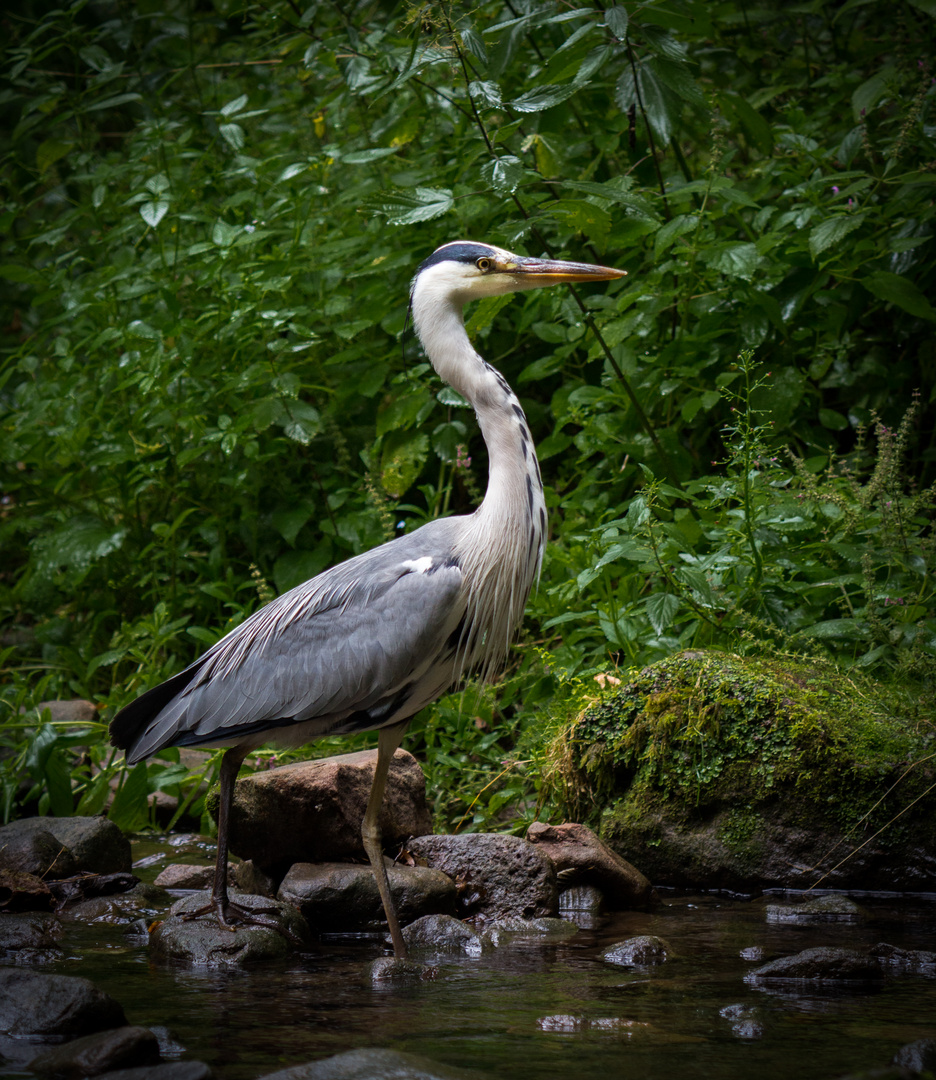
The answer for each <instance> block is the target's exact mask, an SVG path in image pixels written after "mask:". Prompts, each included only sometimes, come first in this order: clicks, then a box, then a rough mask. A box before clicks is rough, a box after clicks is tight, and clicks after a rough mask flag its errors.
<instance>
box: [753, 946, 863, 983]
mask: <svg viewBox="0 0 936 1080" xmlns="http://www.w3.org/2000/svg"><path fill="white" fill-rule="evenodd" d="M882 979H883V973H882V971H881V965H880V963H879V962H878V960H877V959H876V958H875V957H873V956H869V955H868V954H867V953H863V952H858V950H857V949H830V948H825V947H822V946H820V947H819V948H815V949H804V950H803V951H802V952H799V953H796V954H795V955H793V956H781V957H780V958H779V959H778V960H771V961H770V963H769V964H764V965H763V967H759V968H757V969H756V970H754V971H751V972H749V973H748V974H747V975H745V976H744V981H745V982H751V983H758V982H769V981H771V980H777V981H795V982H799V981H810V982H842V983H875V982H880V981H881V980H882Z"/></svg>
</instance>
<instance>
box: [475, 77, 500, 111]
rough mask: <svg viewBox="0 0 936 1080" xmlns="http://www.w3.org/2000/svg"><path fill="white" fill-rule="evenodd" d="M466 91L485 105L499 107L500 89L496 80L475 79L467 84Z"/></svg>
mask: <svg viewBox="0 0 936 1080" xmlns="http://www.w3.org/2000/svg"><path fill="white" fill-rule="evenodd" d="M468 93H469V94H471V96H472V97H473V98H474V99H475V100H476V101H481V102H483V103H484V104H485V105H490V106H492V107H493V108H500V106H501V90H500V87H499V86H498V85H497V83H496V82H493V81H492V80H490V79H488V80H484V81H481V80H476V81H475V82H472V83H469V84H468Z"/></svg>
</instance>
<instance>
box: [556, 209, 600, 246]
mask: <svg viewBox="0 0 936 1080" xmlns="http://www.w3.org/2000/svg"><path fill="white" fill-rule="evenodd" d="M549 212H550V213H551V214H552V216H553V217H555V218H558V219H559V220H560V221H562V222H563V224H565V225H566V226H567V227H568V228H570V229H575V230H576V231H577V232H582V233H584V234H585V235H586V236H587V237H588V239H589V240H591V241H592V242H593V243H595V244H598V245H599V246H603V245H604V241H605V239H606V237H607V235H608V232H609V231H610V229H611V215H610V214H609V213H608V211H607V210H605V209H604V208H603V207H600V206H598V205H596V204H595V203H590V202H585V201H580V200H578V199H563V200H562V201H561V202H557V203H553V204H552V206H550V207H549Z"/></svg>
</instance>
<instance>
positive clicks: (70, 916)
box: [59, 881, 172, 926]
mask: <svg viewBox="0 0 936 1080" xmlns="http://www.w3.org/2000/svg"><path fill="white" fill-rule="evenodd" d="M171 903H172V897H171V896H170V895H169V893H167V892H166V890H165V889H160V888H158V887H157V886H156V885H149V884H147V883H146V882H144V881H139V882H137V884H136V885H134V887H133V888H132V889H130V890H128V891H127V892H123V893H118V894H116V895H110V896H94V897H91V898H89V899H87V900H78V901H75V902H73V903H69V904H66V905H65V906H64V907H63V908H62V909H61V910H60V911H59V918H61V919H62V920H63V921H65V922H80V923H84V924H88V923H106V924H109V925H111V926H127V925H129V924H130V923H133V922H135V921H136V920H137V919H139V918H140V917H141V916H143V917H146V918H153V917H154V916H156V915H158V914H159V913H160V912H161V911H163V910H164V909H165V908H167V907H168V906H169V905H170V904H171Z"/></svg>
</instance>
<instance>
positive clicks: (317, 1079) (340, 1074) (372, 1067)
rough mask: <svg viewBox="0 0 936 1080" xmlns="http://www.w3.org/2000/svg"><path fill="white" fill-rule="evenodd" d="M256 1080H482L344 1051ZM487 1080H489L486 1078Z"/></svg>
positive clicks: (448, 1068) (436, 1065)
mask: <svg viewBox="0 0 936 1080" xmlns="http://www.w3.org/2000/svg"><path fill="white" fill-rule="evenodd" d="M260 1080H483V1077H482V1075H481V1074H479V1073H476V1072H471V1071H469V1070H467V1069H460V1068H457V1067H456V1066H454V1065H443V1064H441V1063H440V1062H438V1061H432V1060H430V1059H429V1058H425V1057H422V1056H421V1055H417V1054H404V1053H401V1052H400V1051H398V1050H376V1049H369V1050H348V1051H346V1052H345V1053H344V1054H336V1055H335V1056H334V1057H330V1058H325V1059H324V1060H322V1061H310V1062H309V1063H308V1064H307V1065H293V1066H292V1068H289V1069H282V1070H280V1071H279V1072H275V1073H268V1074H267V1075H266V1076H264V1077H261V1078H260ZM488 1080H490V1078H488Z"/></svg>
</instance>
